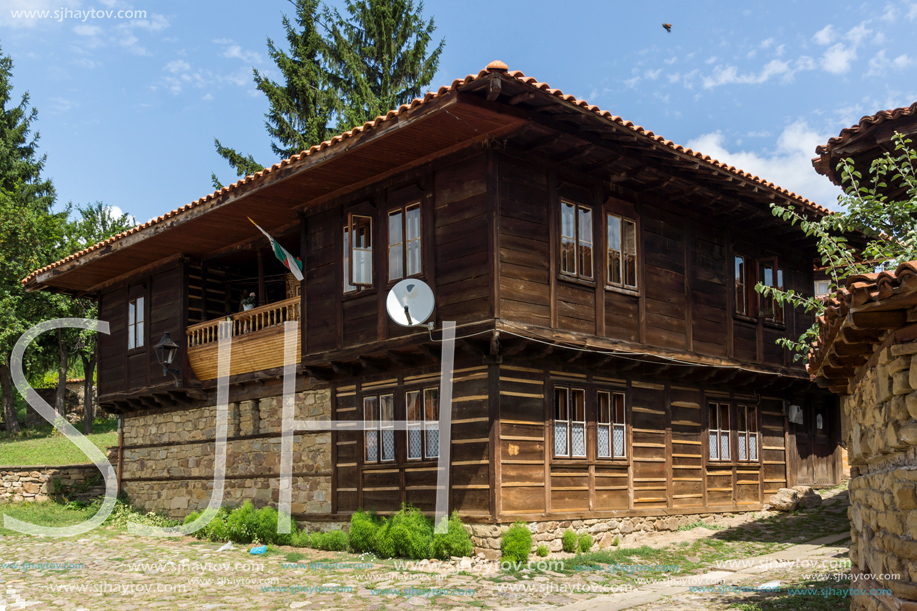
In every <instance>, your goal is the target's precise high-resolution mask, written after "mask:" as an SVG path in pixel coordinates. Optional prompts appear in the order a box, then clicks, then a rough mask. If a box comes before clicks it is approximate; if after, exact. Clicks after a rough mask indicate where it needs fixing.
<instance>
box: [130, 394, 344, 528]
mask: <svg viewBox="0 0 917 611" xmlns="http://www.w3.org/2000/svg"><path fill="white" fill-rule="evenodd" d="M282 413H283V412H282V398H281V397H267V398H264V399H260V400H257V401H242V402H239V403H230V404H229V414H228V416H229V417H228V429H227V443H226V479H225V482H224V486H225V490H224V495H223V503H224V504H225V505H227V506H232V507H234V506H237V505H241V504H242V502H243V501H244V500H246V499H249V500H251V501H252V502H253V503H254V504H255V506H256V507H262V506H265V505H269V504H271V505H276V504H277V502H278V501H279V498H280V488H279V473H280V448H281V436H280V435H281V425H282ZM330 416H331V393H330V391H329V390H328V389H318V390H310V391H305V392H301V393H297V395H296V397H295V410H294V418H295V419H296V420H319V419H322V418H325V419H328V418H330ZM215 437H216V407H215V406H209V407H204V408H199V409H192V410H181V411H172V412H167V413H162V414H148V415H144V416H137V417H126V418H125V419H124V464H123V467H122V468H123V470H122V487H123V489H124V491H125V492H126V493H127V495H128V496H129V497H130V499H131V502H132V503H134V504H136V505H139V506H141V507H143V508H144V509H146V510H147V511H156V512H160V513H165V514H168V515H169V516H170V517H173V518H184V517H185V516H186V515H187V514H189V513H191V512H192V511H200V510H202V509H203V508H204V507H206V506H207V503H208V502H209V499H210V491H211V489H212V487H213V464H214V454H215V446H216V443H215V441H214V440H215ZM331 470H332V464H331V433H330V432H328V431H317V432H308V433H302V432H300V433H296V434H295V435H294V436H293V494H292V503H291V507H290V509H291V512H292V513H293V514H323V513H331Z"/></svg>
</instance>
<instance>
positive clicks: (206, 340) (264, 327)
mask: <svg viewBox="0 0 917 611" xmlns="http://www.w3.org/2000/svg"><path fill="white" fill-rule="evenodd" d="M299 318H300V298H299V297H293V298H291V299H285V300H283V301H277V302H274V303H269V304H267V305H263V306H261V307H257V308H253V309H251V310H248V311H245V312H239V313H237V314H231V315H229V316H227V317H225V318H222V319H214V320H208V321H207V322H203V323H199V324H196V325H192V326H190V327H188V362H189V364H190V365H191V369H192V370H193V371H194V374H195V376H197V378H198V379H199V380H212V379H215V378H216V377H217V360H218V354H217V352H218V351H217V348H218V346H219V341H220V323H222V322H224V321H229V322H231V323H232V325H231V327H230V328H231V333H232V345H231V352H232V358H231V364H230V372H229V373H230V375H236V374H240V373H248V372H252V371H262V370H265V369H274V368H277V367H282V366H283V365H284V363H283V352H284V350H283V342H284V339H283V337H284V336H283V333H284V327H283V323H285V322H287V321H296V322H298V321H299ZM296 344H297V345H296V354H297V359H298V358H299V356H298V355H299V351H300V333H299V332H297V333H296Z"/></svg>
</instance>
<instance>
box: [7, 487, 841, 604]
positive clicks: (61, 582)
mask: <svg viewBox="0 0 917 611" xmlns="http://www.w3.org/2000/svg"><path fill="white" fill-rule="evenodd" d="M824 494H825V497H826V499H825V503H824V504H823V506H822V507H820V508H817V509H813V510H807V511H800V512H798V514H773V513H769V514H766V515H765V514H758V517H759V518H760V519H758V520H757V521H750V520H748V519H747V518H746V517H745V516H734V517H732V518H726V519H724V520H723V521H721V523H720V524H717V525H716V526H715V527H711V528H707V527H705V526H701V525H698V526H695V527H693V528H690V529H683V530H680V531H677V532H666V533H651V534H647V535H645V536H644V537H643V538H642V539H639V540H633V541H625V542H623V543H622V545H621V546H620V547H619V548H611V549H609V550H597V551H596V550H594V551H593V552H591V553H590V555H589V557H593V559H594V561H595V562H598V564H597V565H595V566H593V567H591V568H589V569H588V570H576V569H571V565H572V564H573V563H574V562H575V560H576V559H575V558H574V557H573V556H572V555H571V554H552V555H551V556H549V557H548V558H544V559H542V558H538V557H536V556H535V555H534V554H533V555H532V556H531V557H530V559H529V560H530V561H531V563H532V566H531V568H529V569H526V568H521V570H512V569H511V570H509V571H501V570H499V567H498V566H496V564H495V563H493V562H490V561H485V560H483V559H476V560H474V561H473V562H472V561H471V559H466V560H465V561H464V564H462V561H454V562H452V563H445V564H438V563H431V564H430V565H426V566H418V565H416V564H412V563H401V562H396V561H393V560H378V559H375V558H373V557H372V556H370V555H364V556H358V555H353V554H344V553H333V552H320V551H316V550H313V549H302V548H286V547H284V548H280V551H279V553H274V554H268V555H266V556H256V555H250V554H249V553H248V547H250V546H234V548H233V549H232V550H229V551H222V552H221V551H218V548H219V547H220V545H219V544H217V543H210V542H202V541H197V540H195V539H192V538H190V537H184V538H177V539H153V538H146V537H136V536H132V535H128V534H125V533H123V532H120V531H114V530H112V529H109V528H100V529H97V530H96V531H93V532H92V533H90V534H88V535H85V536H83V537H80V538H71V539H60V540H52V539H48V538H39V537H27V536H22V535H15V536H13V535H11V536H4V537H2V538H0V557H2V563H3V564H2V567H0V568H2V571H0V572H2V575H0V577H2V581H3V584H2V588H0V597H2V598H0V609H66V610H71V611H76V610H81V609H82V610H86V611H109V610H110V611H128V610H138V611H139V610H143V609H188V610H191V609H194V610H198V609H206V610H226V611H230V610H240V611H241V610H248V609H264V610H279V609H335V610H341V611H344V610H350V609H353V610H356V609H369V610H370V611H380V610H383V609H385V610H391V609H414V608H421V607H429V608H443V609H449V608H464V607H476V608H481V609H520V608H523V607H525V608H536V609H568V610H569V611H588V610H595V611H598V610H600V609H601V610H603V611H605V610H614V609H637V610H639V611H649V610H651V609H660V608H666V609H670V610H684V611H687V610H694V609H727V608H731V607H734V606H735V605H739V604H752V603H754V604H758V603H756V602H754V601H759V602H760V601H764V602H765V603H766V602H767V601H775V600H780V599H782V598H786V597H788V596H790V594H789V593H787V592H785V591H776V590H773V591H760V590H759V591H751V590H754V589H756V588H758V587H759V586H761V585H762V584H768V583H770V585H771V587H776V588H786V587H789V586H792V584H796V583H800V582H801V581H803V580H804V578H805V577H806V576H807V575H809V574H823V576H824V574H830V575H834V578H835V579H837V578H840V579H843V577H838V575H843V574H844V573H845V567H846V566H847V564H846V553H847V543H848V542H849V539H848V536H847V534H846V533H845V529H846V528H847V518H846V507H847V494H846V491H843V490H834V491H831V492H828V493H824ZM643 545H646V546H648V547H640V546H643ZM602 554H607V558H608V560H607V561H606V564H602V558H603V557H604V556H602ZM539 561H544V563H545V564H542V565H538V564H537V563H538V562H539ZM560 561H563V563H564V566H563V567H561V565H560V564H559V562H560ZM612 561H613V562H614V564H612V563H611V562H612ZM625 561H626V562H628V563H629V564H624V562H625ZM12 563H18V564H15V565H14V564H12ZM26 563H32V564H31V565H28V564H26ZM547 563H556V564H547ZM619 563H620V564H619ZM662 563H665V567H662V569H663V570H655V569H654V570H653V571H652V572H648V573H646V574H645V575H644V576H641V575H640V573H639V569H640V567H641V566H643V565H655V566H656V568H657V569H659V565H661V564H662ZM25 569H28V570H25ZM777 581H779V582H780V584H779V585H776V586H775V585H774V582H777ZM823 581H824V580H823ZM707 586H710V587H707ZM837 586H838V587H845V586H846V584H845V583H841V582H839V583H837ZM692 587H693V588H694V589H693V590H692V589H691V588H692ZM740 588H746V589H747V591H739V589H740ZM749 601H752V603H750V602H749ZM762 604H764V603H762ZM739 608H742V609H758V608H760V609H769V608H771V607H767V606H760V607H755V606H743V607H739ZM795 608H797V609H809V608H818V609H822V608H830V607H811V606H807V603H806V602H800V601H796V604H795Z"/></svg>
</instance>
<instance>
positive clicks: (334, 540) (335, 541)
mask: <svg viewBox="0 0 917 611" xmlns="http://www.w3.org/2000/svg"><path fill="white" fill-rule="evenodd" d="M309 542H310V543H311V547H314V548H315V549H323V550H327V551H330V552H346V551H347V550H348V549H350V537H348V536H347V533H346V532H344V531H343V530H329V531H328V532H325V533H323V532H314V533H312V535H311V536H310V537H309Z"/></svg>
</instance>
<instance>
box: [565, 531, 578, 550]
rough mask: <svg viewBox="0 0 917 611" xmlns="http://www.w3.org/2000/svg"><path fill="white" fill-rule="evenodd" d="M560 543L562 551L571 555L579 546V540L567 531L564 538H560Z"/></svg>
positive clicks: (573, 533)
mask: <svg viewBox="0 0 917 611" xmlns="http://www.w3.org/2000/svg"><path fill="white" fill-rule="evenodd" d="M561 543H563V546H564V551H565V552H568V553H571V554H572V553H573V552H575V551H576V548H577V547H578V546H579V538H578V537H577V536H576V533H575V532H573V531H572V530H567V531H565V532H564V536H563V537H561Z"/></svg>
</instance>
